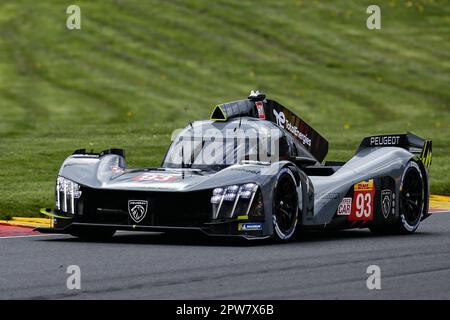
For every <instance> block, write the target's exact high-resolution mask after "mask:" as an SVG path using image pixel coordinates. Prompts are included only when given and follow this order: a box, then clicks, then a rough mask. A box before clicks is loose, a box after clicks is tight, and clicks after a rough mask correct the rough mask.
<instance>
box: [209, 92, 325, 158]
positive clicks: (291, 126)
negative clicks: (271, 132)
mask: <svg viewBox="0 0 450 320" xmlns="http://www.w3.org/2000/svg"><path fill="white" fill-rule="evenodd" d="M244 116H247V117H253V118H259V119H261V120H268V121H271V122H273V123H275V124H276V125H277V126H279V127H281V128H283V129H285V130H286V131H287V132H289V134H290V135H291V136H292V137H294V138H295V139H296V140H297V141H299V142H300V143H301V144H302V145H303V146H304V147H305V148H306V150H308V151H309V153H311V155H312V156H313V157H314V158H316V160H317V161H318V162H322V161H323V159H325V156H326V155H327V153H328V141H327V140H326V139H325V138H324V137H323V136H321V135H320V134H319V133H318V132H317V131H316V130H314V129H313V128H312V127H311V126H310V125H309V124H308V123H306V122H305V121H304V120H302V119H301V118H300V117H299V116H297V115H296V114H295V113H293V112H292V111H290V110H289V109H287V108H286V107H284V106H283V105H281V104H279V103H278V102H276V101H274V100H269V99H266V96H265V95H264V94H262V93H259V92H252V94H251V95H250V96H249V97H248V99H245V100H239V101H234V102H228V103H223V104H219V105H217V106H216V107H215V108H214V110H213V112H212V114H211V120H215V121H227V120H229V119H232V118H236V117H244Z"/></svg>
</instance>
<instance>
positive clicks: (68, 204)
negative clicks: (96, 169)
mask: <svg viewBox="0 0 450 320" xmlns="http://www.w3.org/2000/svg"><path fill="white" fill-rule="evenodd" d="M55 191H56V192H55V208H56V209H57V210H60V211H63V212H68V213H71V214H75V199H79V198H80V197H81V191H80V185H79V184H78V183H76V182H73V181H71V180H69V179H66V178H63V177H58V179H57V180H56V190H55Z"/></svg>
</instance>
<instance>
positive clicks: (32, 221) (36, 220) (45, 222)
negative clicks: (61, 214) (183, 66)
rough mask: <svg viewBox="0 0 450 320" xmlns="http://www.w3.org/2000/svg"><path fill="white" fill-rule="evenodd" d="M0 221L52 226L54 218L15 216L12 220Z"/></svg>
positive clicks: (2, 221) (19, 224)
mask: <svg viewBox="0 0 450 320" xmlns="http://www.w3.org/2000/svg"><path fill="white" fill-rule="evenodd" d="M0 223H3V224H9V225H11V226H22V227H34V228H36V227H51V224H52V219H43V218H23V217H13V218H11V220H0Z"/></svg>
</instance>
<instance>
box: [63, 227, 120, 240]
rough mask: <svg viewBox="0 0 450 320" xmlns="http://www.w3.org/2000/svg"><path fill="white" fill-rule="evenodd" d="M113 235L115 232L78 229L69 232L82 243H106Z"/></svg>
mask: <svg viewBox="0 0 450 320" xmlns="http://www.w3.org/2000/svg"><path fill="white" fill-rule="evenodd" d="M114 233H116V230H110V229H107V230H106V229H105V230H93V229H80V230H76V231H73V232H71V233H70V235H71V236H73V237H76V238H78V239H80V240H83V241H107V240H111V238H112V236H113V235H114Z"/></svg>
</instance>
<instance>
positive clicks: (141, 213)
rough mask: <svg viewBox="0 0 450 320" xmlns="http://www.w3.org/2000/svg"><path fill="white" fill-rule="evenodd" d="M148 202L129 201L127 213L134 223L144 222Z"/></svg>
mask: <svg viewBox="0 0 450 320" xmlns="http://www.w3.org/2000/svg"><path fill="white" fill-rule="evenodd" d="M147 209H148V201H146V200H129V201H128V213H129V214H130V217H131V219H133V221H134V222H136V223H139V222H141V221H142V220H144V218H145V216H146V215H147Z"/></svg>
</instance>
